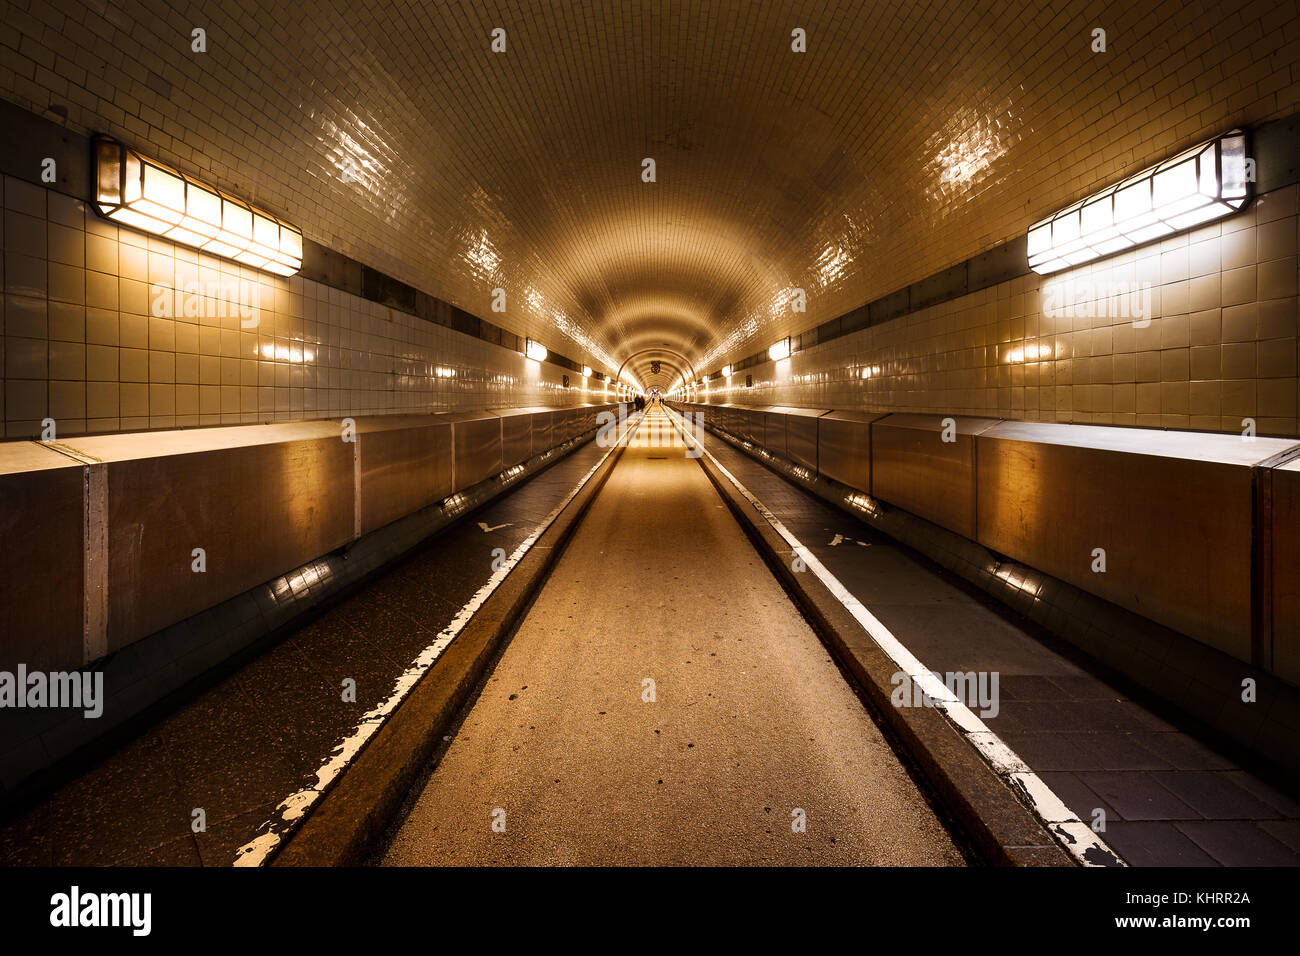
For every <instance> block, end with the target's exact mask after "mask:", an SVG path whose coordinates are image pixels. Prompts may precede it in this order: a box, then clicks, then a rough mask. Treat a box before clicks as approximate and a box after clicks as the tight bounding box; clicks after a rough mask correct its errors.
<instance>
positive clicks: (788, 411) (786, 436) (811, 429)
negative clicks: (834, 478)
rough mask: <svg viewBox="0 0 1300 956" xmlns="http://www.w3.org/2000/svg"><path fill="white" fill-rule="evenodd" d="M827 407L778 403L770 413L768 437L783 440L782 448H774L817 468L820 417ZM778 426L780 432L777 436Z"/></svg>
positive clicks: (779, 452)
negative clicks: (798, 406)
mask: <svg viewBox="0 0 1300 956" xmlns="http://www.w3.org/2000/svg"><path fill="white" fill-rule="evenodd" d="M827 411H828V409H825V408H792V407H788V406H774V407H773V408H771V409H769V410H768V411H767V413H766V421H767V434H768V440H769V441H771V440H772V439H773V437H776V438H778V439H783V443H782V446H781V450H780V451H776V449H775V448H774V447H773V446H772V445H770V444H769V446H768V447H769V449H771V450H773V451H774V452H775V453H776V454H779V455H781V456H783V457H785V458H788V459H789V460H790V461H792V462H794V463H795V464H796V465H802V466H804V467H805V468H811V469H813V470H814V471H816V470H817V420H818V419H819V418H820V417H821V416H822V415H825V414H826V413H827ZM774 428H775V431H776V435H775V436H773V429H774Z"/></svg>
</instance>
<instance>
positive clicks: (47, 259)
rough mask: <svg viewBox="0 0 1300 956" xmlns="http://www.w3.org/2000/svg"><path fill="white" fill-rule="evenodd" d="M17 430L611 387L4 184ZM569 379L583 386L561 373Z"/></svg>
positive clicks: (344, 410) (31, 188)
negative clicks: (48, 422)
mask: <svg viewBox="0 0 1300 956" xmlns="http://www.w3.org/2000/svg"><path fill="white" fill-rule="evenodd" d="M0 215H2V216H3V250H4V310H3V320H2V322H3V324H2V325H0V329H2V331H3V337H2V338H0V371H2V373H3V376H2V384H3V387H2V388H0V412H2V414H0V417H2V418H3V420H4V423H5V426H4V436H5V437H8V438H18V437H24V438H30V437H36V436H38V435H39V434H40V433H41V431H42V426H41V422H42V420H43V419H45V418H47V417H49V418H53V419H54V420H55V422H56V427H57V434H58V435H59V436H64V435H73V434H78V433H82V432H107V431H117V430H123V431H126V430H137V429H147V428H174V427H185V426H195V425H232V424H248V423H256V422H268V421H289V420H295V419H304V418H337V417H340V416H346V415H354V416H355V415H373V414H387V413H397V412H426V411H448V410H458V409H467V408H488V407H519V406H528V405H548V406H560V405H572V404H577V403H586V402H604V401H607V400H610V399H609V398H608V396H611V395H612V392H611V391H607V390H606V388H605V386H604V383H602V382H597V381H596V380H595V379H594V378H593V379H583V378H582V376H581V375H577V374H573V373H566V372H565V370H563V369H560V368H558V367H556V366H553V365H551V364H549V363H539V362H532V361H529V360H527V359H525V358H524V357H523V356H522V355H520V354H519V353H517V352H515V351H513V350H511V349H508V348H505V347H502V346H498V345H493V344H491V343H488V342H485V341H482V340H481V339H477V338H475V337H472V336H469V335H465V334H463V333H461V332H458V331H455V330H453V329H450V328H446V327H444V326H440V325H436V324H434V323H431V322H428V321H425V320H423V319H421V318H419V317H417V316H414V315H410V314H407V313H405V312H402V311H400V310H398V309H393V308H389V307H387V306H384V305H381V304H379V303H376V302H371V301H369V300H366V299H363V298H361V297H359V296H356V295H352V294H350V293H347V292H344V291H340V290H338V289H333V288H330V287H328V286H325V285H323V284H321V283H319V282H315V281H312V280H310V279H305V278H303V277H302V276H295V277H293V278H290V279H283V278H280V277H278V276H274V275H271V274H269V273H265V272H259V271H257V270H254V269H249V268H247V267H243V266H240V265H238V264H237V263H234V262H231V261H229V260H225V259H220V258H216V257H212V256H208V255H205V254H201V253H198V252H196V251H194V250H192V249H188V248H186V247H184V246H178V245H176V244H174V243H171V242H168V241H166V240H163V239H158V238H155V237H149V236H146V235H144V234H143V233H139V232H135V231H134V230H131V229H126V228H119V227H118V226H117V225H116V224H114V223H111V222H108V221H106V220H103V219H101V218H100V217H99V216H98V215H96V214H95V212H94V211H93V210H90V209H88V208H87V205H86V204H85V203H83V202H81V201H79V200H77V199H74V198H71V197H69V196H65V195H62V194H61V193H58V192H54V191H52V190H48V189H44V188H42V187H40V186H36V185H32V184H30V183H26V182H23V181H21V180H18V179H15V178H13V177H9V176H7V177H4V201H3V213H2V214H0ZM565 374H568V376H569V379H570V387H568V388H565V387H564V384H563V376H564V375H565Z"/></svg>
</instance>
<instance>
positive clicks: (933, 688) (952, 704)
mask: <svg viewBox="0 0 1300 956" xmlns="http://www.w3.org/2000/svg"><path fill="white" fill-rule="evenodd" d="M672 414H673V415H674V416H678V415H679V413H678V412H677V411H676V410H672ZM673 423H674V424H675V425H677V428H678V430H679V431H681V432H682V435H683V437H684V438H685V439H686V441H687V442H691V441H695V442H696V444H698V445H699V448H700V450H701V451H702V452H703V453H704V454H705V455H708V456H709V460H710V461H711V462H713V464H714V465H715V466H716V467H717V469H718V470H719V471H720V472H722V473H723V474H724V475H726V476H727V479H728V480H729V481H730V482H731V483H732V484H733V485H735V486H736V490H737V491H739V492H740V493H741V494H742V495H744V496H745V499H746V500H747V501H748V502H749V503H750V504H751V505H753V506H754V509H755V510H756V511H757V512H758V513H759V514H761V515H762V516H763V518H764V519H765V520H766V521H767V523H768V524H770V525H771V526H772V529H773V530H774V531H776V533H777V534H779V535H780V536H781V537H782V538H783V539H784V540H785V542H786V544H788V545H790V548H791V550H792V551H793V553H794V554H795V555H797V556H798V557H800V558H801V559H803V562H804V564H806V565H807V566H808V569H809V570H810V571H812V572H813V573H814V574H815V575H817V578H818V579H819V580H820V581H821V582H822V584H824V585H826V587H827V588H828V589H829V590H830V592H831V593H832V594H834V595H835V597H836V598H837V599H838V600H839V602H840V603H841V604H843V605H844V608H845V609H846V610H847V611H848V612H849V613H850V614H852V615H853V617H854V619H856V620H857V622H858V623H859V624H861V625H862V628H863V630H865V631H866V632H867V634H868V635H869V636H870V637H871V639H872V640H874V641H875V642H876V644H878V645H879V646H880V649H881V650H883V651H884V652H885V653H886V654H888V655H889V657H890V659H891V660H892V661H893V662H894V663H895V664H896V665H897V666H898V669H899V670H900V671H902V672H903V673H905V674H907V675H908V677H909V678H911V680H912V681H913V682H914V683H915V684H916V685H918V686H919V687H920V688H921V690H922V691H923V692H924V693H925V694H927V695H929V697H930V698H931V699H932V700H934V703H935V707H936V709H938V710H941V711H943V713H944V714H945V715H946V716H947V717H948V719H949V720H950V721H952V723H953V724H954V725H955V726H956V728H957V730H958V731H959V732H960V733H961V734H962V735H963V736H965V737H966V739H967V740H969V741H970V742H971V744H972V745H973V746H974V747H975V749H976V750H978V751H979V752H980V753H981V754H982V755H983V756H984V759H985V760H986V761H988V763H989V765H990V766H991V767H992V768H993V770H994V771H995V772H996V773H997V774H998V776H1000V777H1002V778H1003V779H1004V780H1005V781H1006V782H1007V785H1008V786H1010V787H1011V788H1012V789H1013V790H1016V791H1019V792H1020V793H1021V794H1022V795H1023V796H1024V797H1025V799H1026V801H1027V802H1028V803H1029V806H1030V808H1031V809H1032V810H1033V811H1034V813H1036V814H1037V815H1038V817H1039V819H1040V820H1042V821H1043V823H1045V824H1046V825H1047V828H1048V830H1050V831H1051V832H1052V833H1053V834H1054V835H1055V836H1056V838H1057V840H1058V841H1059V842H1060V843H1061V845H1062V846H1064V847H1065V849H1066V850H1068V851H1069V852H1070V854H1071V855H1072V856H1073V857H1074V858H1075V859H1076V860H1078V861H1079V863H1081V864H1082V865H1083V866H1107V865H1118V866H1127V865H1128V864H1127V863H1125V862H1124V860H1123V859H1121V858H1120V856H1119V854H1117V853H1116V852H1115V851H1114V850H1112V849H1111V848H1110V847H1109V846H1107V845H1106V843H1105V841H1103V840H1102V839H1101V837H1099V836H1098V835H1097V834H1096V833H1094V832H1093V830H1092V827H1090V826H1088V824H1086V823H1084V822H1083V821H1082V820H1080V819H1079V817H1078V816H1077V815H1076V814H1075V813H1074V812H1073V811H1072V810H1070V808H1069V807H1067V806H1066V805H1065V802H1064V801H1063V800H1061V798H1060V797H1058V796H1057V795H1056V794H1055V793H1054V792H1053V791H1052V789H1051V787H1049V786H1048V785H1047V784H1046V783H1044V782H1043V779H1042V778H1041V777H1039V776H1038V774H1036V773H1034V771H1033V770H1031V769H1030V767H1029V765H1028V764H1026V763H1025V762H1024V761H1023V760H1021V759H1020V757H1019V756H1018V755H1017V754H1016V752H1015V751H1014V750H1012V749H1011V748H1010V747H1008V746H1007V745H1006V743H1004V742H1003V740H1002V738H1000V737H999V736H998V735H997V734H995V733H994V732H993V731H992V730H990V729H989V728H988V725H987V724H985V723H984V721H982V720H981V719H980V718H979V716H978V715H977V714H976V713H975V712H974V711H972V710H971V709H970V708H969V707H967V706H966V705H965V704H964V703H963V702H962V701H961V700H960V699H958V697H957V696H956V695H955V694H953V692H952V691H951V690H949V689H948V688H947V686H945V685H944V683H943V682H942V681H940V680H938V679H936V678H935V676H934V674H933V673H932V672H931V671H930V670H929V669H928V668H927V667H925V666H924V665H923V664H922V663H921V662H920V661H919V660H917V658H916V656H915V655H913V654H912V652H911V651H909V650H908V649H907V648H906V647H905V646H904V645H903V643H902V642H901V641H900V640H899V639H898V638H896V637H895V636H894V635H893V633H892V632H891V631H890V630H889V628H887V627H885V625H884V624H883V623H881V621H880V620H879V619H878V618H877V617H876V616H875V615H874V614H872V613H871V612H870V611H868V610H867V608H866V607H865V606H864V605H863V603H862V602H861V601H859V600H858V599H857V598H856V597H854V596H853V594H852V593H851V592H850V591H849V589H848V588H846V587H845V586H844V585H843V584H841V583H840V581H839V579H838V578H836V577H835V575H833V574H831V572H830V571H829V570H827V568H826V566H825V565H823V564H822V563H821V562H820V561H819V560H817V556H816V555H814V554H813V553H812V552H811V551H810V550H808V549H807V548H805V547H804V546H803V544H801V543H800V542H799V539H798V538H796V537H795V536H794V535H793V534H791V533H790V531H789V530H788V529H787V528H786V527H785V525H783V524H782V523H781V521H780V519H779V518H777V517H776V515H774V514H773V513H772V512H771V511H769V510H768V509H767V507H766V506H765V505H764V504H763V503H762V502H761V501H759V500H758V499H757V498H755V497H754V496H753V495H752V494H750V492H749V489H748V488H746V487H745V486H744V485H742V484H741V483H740V481H739V480H738V479H737V478H736V476H735V475H733V474H732V473H731V472H729V471H728V470H727V469H726V468H725V467H723V465H722V463H721V462H720V461H718V459H717V458H715V457H713V453H712V452H710V451H709V450H708V449H707V448H705V447H704V443H703V441H701V440H699V439H698V438H697V437H692V436H690V435H689V434H688V433H687V430H686V429H683V428H682V426H681V425H680V423H679V422H678V421H677V418H676V417H674V419H673ZM1089 854H1092V855H1093V856H1094V857H1095V856H1097V855H1098V854H1104V855H1105V856H1106V857H1108V858H1109V860H1113V861H1114V862H1113V863H1098V862H1094V861H1093V860H1090V859H1089V858H1088V856H1089Z"/></svg>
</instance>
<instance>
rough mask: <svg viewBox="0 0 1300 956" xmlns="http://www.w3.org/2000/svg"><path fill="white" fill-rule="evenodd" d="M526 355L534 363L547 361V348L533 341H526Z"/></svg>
mask: <svg viewBox="0 0 1300 956" xmlns="http://www.w3.org/2000/svg"><path fill="white" fill-rule="evenodd" d="M524 355H526V356H528V357H529V358H530V359H532V360H533V361H534V362H545V361H546V355H547V352H546V347H545V346H544V345H541V344H540V343H537V342H534V341H533V340H532V339H524Z"/></svg>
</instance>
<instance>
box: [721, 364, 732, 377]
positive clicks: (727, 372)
mask: <svg viewBox="0 0 1300 956" xmlns="http://www.w3.org/2000/svg"><path fill="white" fill-rule="evenodd" d="M722 377H723V378H731V366H730V365H724V366H722Z"/></svg>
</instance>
